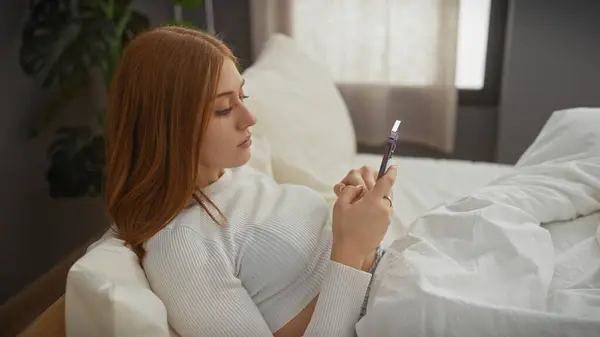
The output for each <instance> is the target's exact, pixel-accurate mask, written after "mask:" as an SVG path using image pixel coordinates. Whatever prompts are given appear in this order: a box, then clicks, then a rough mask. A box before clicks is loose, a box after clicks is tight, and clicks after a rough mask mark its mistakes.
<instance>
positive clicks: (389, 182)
mask: <svg viewBox="0 0 600 337" xmlns="http://www.w3.org/2000/svg"><path fill="white" fill-rule="evenodd" d="M397 173H398V167H396V166H390V167H389V168H388V169H387V171H386V172H385V174H384V175H383V176H382V177H381V178H380V179H379V180H377V183H376V184H375V187H374V188H373V190H371V192H370V193H371V194H372V195H373V197H374V198H378V199H383V197H390V195H391V193H392V186H394V183H395V182H396V174H397Z"/></svg>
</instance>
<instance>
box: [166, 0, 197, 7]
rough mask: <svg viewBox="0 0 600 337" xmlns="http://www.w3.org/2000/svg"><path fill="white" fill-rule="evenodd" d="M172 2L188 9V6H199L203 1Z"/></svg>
mask: <svg viewBox="0 0 600 337" xmlns="http://www.w3.org/2000/svg"><path fill="white" fill-rule="evenodd" d="M173 3H174V4H175V5H179V6H181V7H183V8H186V9H189V8H194V7H198V6H201V5H202V3H203V1H202V0H173Z"/></svg>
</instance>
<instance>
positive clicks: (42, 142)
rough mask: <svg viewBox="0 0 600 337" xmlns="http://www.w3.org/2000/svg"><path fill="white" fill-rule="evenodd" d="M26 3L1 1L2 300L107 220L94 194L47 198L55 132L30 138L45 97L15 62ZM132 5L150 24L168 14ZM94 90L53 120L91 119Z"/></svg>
mask: <svg viewBox="0 0 600 337" xmlns="http://www.w3.org/2000/svg"><path fill="white" fill-rule="evenodd" d="M28 3H29V1H23V0H8V1H2V4H1V5H0V8H1V10H0V74H1V76H0V158H1V159H0V186H1V190H2V200H1V201H2V202H0V214H2V217H1V218H2V220H0V223H1V225H2V226H1V227H0V266H2V268H0V304H1V303H4V302H5V301H6V300H7V299H8V298H9V297H11V296H13V295H15V294H16V293H17V292H18V291H19V290H21V289H22V288H23V287H24V286H25V285H26V284H27V283H29V282H31V281H33V280H35V279H36V278H37V277H39V276H40V275H41V274H43V273H44V272H45V271H47V270H48V269H49V268H50V267H52V266H53V265H54V264H55V263H56V262H57V261H58V260H60V259H61V258H63V257H65V256H66V255H67V254H68V253H69V252H71V251H72V250H73V249H75V248H77V247H79V246H80V245H81V244H82V243H83V242H85V241H86V240H87V239H88V238H90V237H91V236H92V235H94V234H96V233H98V232H99V231H101V230H102V229H103V227H104V226H105V225H106V224H107V217H106V216H105V212H104V209H103V205H102V200H101V199H99V198H96V199H94V198H81V199H73V200H53V199H51V198H50V197H49V196H48V188H47V185H46V182H45V177H44V174H45V170H46V168H47V166H48V162H47V160H46V156H45V153H46V149H47V147H48V145H49V143H50V142H51V141H52V139H53V131H52V130H49V131H46V132H45V133H44V134H43V135H42V136H41V137H39V138H36V139H29V138H28V130H29V126H30V124H31V122H32V121H33V118H34V116H35V113H36V111H38V110H39V109H40V108H41V107H42V106H43V105H44V103H45V98H46V97H45V93H44V92H42V91H41V90H40V89H39V87H38V85H37V84H36V83H35V82H34V81H33V80H31V79H29V78H27V77H26V76H25V75H24V74H23V72H22V71H21V68H20V66H19V63H18V52H19V46H20V43H21V41H20V39H21V29H22V27H23V24H24V22H25V20H26V16H27V10H28ZM137 3H139V4H143V6H142V8H141V9H142V10H144V12H146V13H147V14H148V15H149V16H150V18H151V19H152V21H153V22H161V21H164V20H167V19H170V18H171V14H172V7H171V4H170V2H169V1H168V0H161V1H153V2H152V6H148V1H145V2H144V1H141V0H140V1H137ZM138 7H139V6H138ZM95 89H96V90H92V91H91V92H90V93H88V94H86V95H83V96H82V97H80V98H79V99H78V100H77V101H74V102H73V103H72V104H70V105H69V106H67V107H66V108H65V115H64V118H62V120H60V121H59V122H58V123H60V124H63V125H64V124H73V123H79V122H86V121H88V120H89V116H90V115H89V113H88V111H93V107H100V106H102V103H103V100H102V98H103V97H104V96H103V95H102V94H98V88H95ZM100 89H101V87H100Z"/></svg>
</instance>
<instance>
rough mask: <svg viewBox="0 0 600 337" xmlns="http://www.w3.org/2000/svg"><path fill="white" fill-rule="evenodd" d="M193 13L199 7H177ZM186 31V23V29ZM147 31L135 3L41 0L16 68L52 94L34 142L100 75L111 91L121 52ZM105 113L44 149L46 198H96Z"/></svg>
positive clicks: (189, 2) (189, 0)
mask: <svg viewBox="0 0 600 337" xmlns="http://www.w3.org/2000/svg"><path fill="white" fill-rule="evenodd" d="M173 2H174V4H175V5H178V6H182V7H185V8H187V7H192V6H198V5H200V4H201V1H200V0H176V1H175V0H174V1H173ZM186 25H187V24H186ZM149 26H150V20H149V19H148V17H147V16H146V15H144V14H143V13H140V12H138V11H136V10H134V9H133V7H132V0H38V1H32V4H31V11H30V16H29V18H28V20H27V22H26V24H25V27H24V29H23V32H22V45H21V49H20V55H19V57H20V65H21V67H22V69H23V71H24V72H25V73H26V74H27V75H28V76H31V77H33V78H35V79H36V80H38V81H39V82H40V85H41V86H42V87H43V88H44V89H45V90H48V91H50V92H51V93H52V94H51V97H52V98H51V100H50V102H48V104H47V105H46V106H45V107H44V109H43V110H42V111H40V112H39V114H38V116H37V118H36V120H35V121H34V124H33V126H32V128H31V136H33V137H36V136H38V135H39V134H40V133H41V132H42V131H44V129H46V128H47V127H48V125H49V124H50V123H51V122H53V121H55V120H56V117H57V116H58V114H59V113H60V111H61V107H63V105H64V104H65V103H67V102H69V101H70V100H72V99H74V98H75V97H76V96H77V95H79V94H81V93H82V92H84V91H85V90H86V89H87V88H88V87H89V85H90V83H91V81H92V78H94V76H93V75H94V74H95V73H99V74H100V75H101V78H102V80H103V83H104V85H105V86H106V88H108V86H109V85H110V82H111V79H112V75H113V72H114V70H115V68H116V66H117V64H118V61H119V59H120V56H121V52H122V50H123V47H124V46H125V45H126V44H127V42H128V41H130V40H131V39H132V38H133V37H135V36H136V35H137V34H139V33H140V32H142V31H144V30H146V29H147V28H148V27H149ZM104 114H105V111H104V110H103V109H102V110H101V111H98V112H97V114H96V118H94V120H93V121H92V122H91V124H89V125H81V126H63V127H58V129H57V131H56V132H57V134H56V138H55V139H54V141H53V142H52V143H51V145H50V146H49V148H48V157H49V160H50V166H49V167H48V169H47V171H46V180H47V182H48V184H49V188H50V196H51V197H53V198H61V197H67V198H69V197H82V196H97V195H99V194H100V193H101V191H102V182H103V177H104V164H105V161H104V159H105V158H104V137H103V121H104Z"/></svg>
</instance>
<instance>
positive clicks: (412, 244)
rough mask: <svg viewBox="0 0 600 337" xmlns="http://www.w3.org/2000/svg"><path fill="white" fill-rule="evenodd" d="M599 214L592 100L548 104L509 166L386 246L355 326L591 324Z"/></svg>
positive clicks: (581, 331)
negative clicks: (551, 108) (549, 109)
mask: <svg viewBox="0 0 600 337" xmlns="http://www.w3.org/2000/svg"><path fill="white" fill-rule="evenodd" d="M599 224H600V110H598V109H570V110H565V111H558V112H555V113H554V114H553V116H552V117H551V118H550V120H549V121H548V123H547V124H546V126H545V127H544V129H543V130H542V132H541V133H540V135H539V136H538V138H537V139H536V141H535V142H534V144H533V145H532V146H531V147H530V148H529V149H528V150H527V151H526V153H525V154H524V155H523V157H522V158H521V160H520V161H519V163H517V165H516V170H515V171H514V172H512V173H509V174H508V175H506V176H504V177H502V178H499V179H497V180H495V181H493V182H492V183H490V184H489V185H488V186H486V187H484V188H481V189H479V190H477V191H476V192H474V193H471V194H470V195H468V196H464V197H461V198H459V199H457V200H455V201H453V202H450V203H447V204H446V205H444V206H440V207H437V208H435V209H433V210H431V211H429V212H427V213H426V214H425V215H424V216H422V217H420V218H419V219H417V220H416V221H415V222H414V223H413V224H412V226H411V228H410V231H409V233H408V235H406V236H403V237H401V238H398V239H397V240H395V241H394V242H393V243H392V244H391V245H390V246H389V247H388V252H387V254H386V255H385V257H384V258H383V259H382V261H381V263H380V265H379V267H378V270H377V272H376V274H375V278H374V283H373V287H372V290H371V295H370V299H369V304H368V311H367V315H366V316H365V317H363V319H361V320H360V321H359V322H358V324H357V326H356V328H357V334H358V336H365V337H366V336H381V337H383V336H457V337H458V336H460V337H466V336H477V337H482V336H510V337H516V336H524V337H534V336H577V337H580V336H600V248H599V242H598V238H597V235H598V225H599ZM570 227H571V228H572V230H573V231H578V232H579V233H581V232H585V233H587V234H586V235H587V236H585V235H584V236H583V237H582V236H581V235H580V236H576V235H570V234H569V233H570V230H569V228H570ZM569 238H577V239H573V240H572V241H571V242H569V241H568V240H569Z"/></svg>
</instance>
